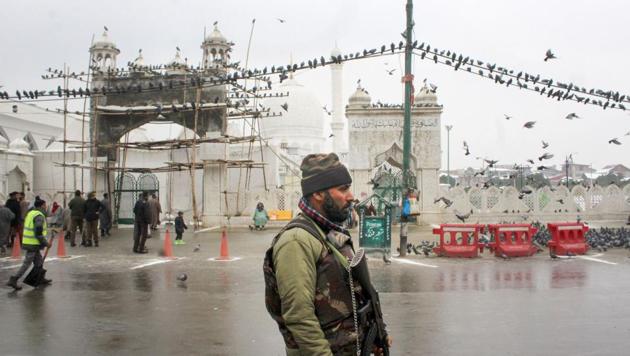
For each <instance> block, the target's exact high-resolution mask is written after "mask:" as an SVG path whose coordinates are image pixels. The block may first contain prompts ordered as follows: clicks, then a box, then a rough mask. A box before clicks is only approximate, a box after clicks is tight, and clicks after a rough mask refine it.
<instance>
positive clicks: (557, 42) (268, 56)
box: [0, 0, 630, 168]
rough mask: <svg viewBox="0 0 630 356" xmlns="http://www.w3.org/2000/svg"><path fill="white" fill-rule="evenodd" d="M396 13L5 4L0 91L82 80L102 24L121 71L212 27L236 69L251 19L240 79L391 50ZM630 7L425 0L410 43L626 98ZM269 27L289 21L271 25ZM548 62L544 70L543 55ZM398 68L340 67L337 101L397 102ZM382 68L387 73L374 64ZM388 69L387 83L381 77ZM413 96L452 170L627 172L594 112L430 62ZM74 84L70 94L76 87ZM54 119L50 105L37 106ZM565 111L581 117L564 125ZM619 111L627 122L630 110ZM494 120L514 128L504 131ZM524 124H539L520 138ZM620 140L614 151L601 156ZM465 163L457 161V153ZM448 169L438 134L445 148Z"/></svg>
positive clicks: (372, 63)
mask: <svg viewBox="0 0 630 356" xmlns="http://www.w3.org/2000/svg"><path fill="white" fill-rule="evenodd" d="M404 5H405V1H403V0H382V1H366V0H362V1H358V0H352V1H340V0H336V1H333V0H330V1H329V0H320V1H297V0H293V1H288V0H285V1H279V0H276V1H271V0H267V1H255V0H249V1H238V0H233V1H217V0H210V1H208V0H205V1H177V0H152V1H128V0H127V1H78V0H64V1H43V0H42V1H32V0H23V1H10V2H3V4H2V11H0V46H1V47H0V48H2V49H1V52H0V53H2V54H1V55H0V85H4V86H5V88H3V90H5V89H6V90H8V91H9V92H10V93H13V92H14V91H15V89H24V88H26V89H34V88H39V89H52V88H56V86H57V84H61V83H56V82H51V81H43V80H41V77H40V76H41V74H44V70H45V69H46V68H48V67H54V68H62V66H63V64H64V62H65V63H67V64H68V65H70V67H71V70H73V71H77V72H80V71H82V70H86V68H87V64H88V59H89V54H88V48H89V45H90V41H91V38H92V35H93V34H96V35H97V36H99V35H100V33H101V32H102V31H103V25H106V26H108V28H109V30H110V31H109V35H110V38H111V39H112V40H113V41H115V42H116V44H117V46H118V48H119V49H120V50H121V54H120V55H119V57H118V65H119V67H120V66H122V65H125V64H126V63H127V61H130V60H133V59H134V58H135V57H136V56H137V52H138V49H139V48H142V50H143V54H144V58H145V62H147V63H149V64H160V63H165V62H166V61H168V60H170V59H172V58H173V56H174V54H175V46H179V47H180V48H181V49H182V53H183V55H184V56H185V57H187V58H188V59H189V62H190V63H198V62H199V61H200V60H201V50H200V48H199V46H200V44H201V41H202V39H203V29H204V26H206V27H208V29H211V27H212V23H213V22H214V21H219V26H220V30H221V31H222V32H223V34H224V35H225V36H226V37H227V38H228V39H229V40H231V41H233V42H235V43H236V46H235V47H234V53H233V60H234V61H238V60H240V61H241V63H244V58H245V53H246V49H247V40H248V36H249V31H250V26H251V20H252V19H253V18H256V26H255V30H254V35H253V42H252V47H251V52H250V67H258V68H262V67H264V66H271V65H273V64H276V65H278V64H280V65H286V63H288V62H289V57H290V56H291V55H292V56H293V59H294V61H295V62H298V63H299V62H300V61H302V60H307V59H310V58H313V57H319V56H321V55H324V56H328V55H329V53H330V50H331V49H332V47H333V46H334V44H335V42H336V43H338V46H339V48H340V49H341V50H342V52H344V53H346V52H356V51H362V50H363V49H364V48H375V47H380V45H382V44H389V43H390V42H396V43H398V41H400V40H401V39H402V37H401V36H400V33H401V32H402V30H403V29H404V21H405V12H404ZM628 13H630V2H627V1H622V0H617V1H594V0H593V1H579V0H572V1H568V0H565V1H553V0H545V1H538V0H529V1H522V0H520V1H515V0H487V1H483V0H478V1H463V0H459V1H455V0H431V1H426V0H424V1H415V3H414V18H415V23H416V26H415V31H414V32H415V34H414V36H415V38H417V39H418V40H419V41H420V42H426V43H430V44H431V46H432V47H438V48H440V49H449V50H452V51H456V52H457V53H462V54H463V55H464V56H471V57H472V58H475V59H480V60H483V61H486V62H491V63H497V64H498V65H499V66H505V67H507V68H510V69H514V70H515V71H516V72H518V71H521V70H522V71H526V72H528V73H532V74H541V76H543V77H551V78H553V79H554V80H556V81H561V82H574V83H577V84H579V85H580V86H584V87H587V88H602V89H614V90H618V91H620V92H623V93H630V85H628V84H629V83H630V69H628V67H627V62H628V58H629V56H628V54H629V53H630V49H629V48H628V45H629V44H630V41H629V40H630V31H628V25H627V23H628V19H627V18H628ZM277 18H282V19H283V20H286V22H285V23H280V22H279V21H278V20H277ZM549 48H550V49H552V50H553V51H554V53H556V55H557V57H558V59H557V60H553V61H549V62H544V61H543V58H544V55H545V52H546V51H547V49H549ZM403 61H404V59H403V58H402V56H398V55H395V56H387V57H380V58H375V59H370V60H363V61H352V62H348V63H346V64H345V65H344V102H346V100H347V97H348V96H350V95H351V94H352V92H353V91H354V89H355V87H356V81H357V79H359V78H360V79H361V83H362V85H363V87H365V88H366V89H367V90H368V91H369V92H370V94H371V96H372V100H373V102H375V101H377V100H381V101H383V102H390V103H400V102H402V85H401V83H400V71H401V69H402V66H403ZM385 63H387V65H386V64H385ZM391 68H396V69H397V71H396V72H395V75H393V76H390V75H388V74H387V73H386V71H385V70H386V69H391ZM414 74H415V76H416V88H418V87H420V85H421V81H422V79H423V78H428V80H429V81H430V82H431V83H434V84H436V85H437V86H438V87H439V88H438V91H437V94H438V100H439V103H440V104H442V105H444V113H443V115H442V124H443V125H447V124H450V125H453V130H452V131H451V137H450V139H451V140H450V141H451V154H450V157H451V168H458V167H467V166H473V167H479V166H480V161H479V160H475V157H476V156H481V157H487V158H492V159H497V160H499V161H500V163H510V164H511V163H524V162H525V160H526V159H527V158H534V157H537V156H540V155H541V154H542V153H543V150H542V147H541V140H545V141H548V142H549V143H550V147H549V149H548V150H549V152H550V153H553V154H554V155H555V157H554V158H553V159H552V160H551V163H555V164H560V163H562V162H563V161H564V157H565V156H566V155H568V154H570V153H573V156H574V158H575V163H582V164H592V165H593V167H594V168H601V167H602V166H604V165H607V164H612V163H622V164H625V165H626V166H629V167H630V155H629V154H628V153H630V150H629V147H630V136H626V137H622V136H623V135H624V134H625V133H626V132H628V131H630V121H629V120H630V116H629V113H628V112H625V113H624V112H622V111H619V110H605V111H604V110H601V109H600V108H596V107H594V106H590V105H589V106H585V105H582V104H577V103H575V102H569V101H567V102H558V101H555V100H551V99H548V98H546V96H544V97H541V96H538V95H537V94H535V93H532V92H521V91H519V90H518V89H516V88H514V87H510V88H506V87H504V86H498V85H496V84H494V83H493V82H492V81H490V80H488V79H482V78H479V77H477V76H472V75H469V74H466V73H464V72H462V71H457V72H454V71H453V69H452V68H449V67H446V66H443V65H436V64H433V63H432V62H428V61H421V60H420V59H419V58H416V59H415V60H414ZM297 79H298V80H299V81H300V82H301V83H302V84H304V85H305V86H308V87H309V88H311V89H312V90H313V91H314V92H315V93H316V95H317V96H318V98H319V100H320V101H321V102H322V103H324V104H327V105H328V106H329V107H330V103H331V98H330V95H331V94H330V71H329V69H328V68H323V69H319V68H318V69H316V70H313V71H308V72H307V73H303V74H300V75H298V76H297ZM77 85H78V83H77ZM46 106H49V107H52V106H54V104H46ZM570 112H575V113H577V114H578V115H579V116H580V117H582V118H583V119H581V120H573V121H568V120H566V119H564V117H565V116H566V115H567V114H568V113H570ZM629 112H630V111H629ZM504 114H509V115H510V116H513V119H511V120H510V121H506V120H505V119H504ZM526 121H537V124H536V126H535V127H534V128H533V129H531V130H527V129H524V128H522V125H523V123H524V122H526ZM613 137H622V138H621V142H622V143H623V144H622V145H621V146H617V145H611V144H608V140H609V139H611V138H613ZM463 140H466V141H467V142H468V143H469V146H470V150H471V155H470V156H467V157H466V156H464V155H463V152H464V151H463V150H462V149H461V147H462V141H463ZM442 142H443V143H442V149H443V151H444V154H443V160H442V161H443V167H444V168H446V130H443V141H442Z"/></svg>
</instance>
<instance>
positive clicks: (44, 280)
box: [40, 278, 52, 285]
mask: <svg viewBox="0 0 630 356" xmlns="http://www.w3.org/2000/svg"><path fill="white" fill-rule="evenodd" d="M40 283H41V284H46V285H48V284H51V283H52V279H48V278H43V279H42V281H41V282H40Z"/></svg>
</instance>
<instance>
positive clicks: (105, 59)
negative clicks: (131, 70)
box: [90, 27, 120, 88]
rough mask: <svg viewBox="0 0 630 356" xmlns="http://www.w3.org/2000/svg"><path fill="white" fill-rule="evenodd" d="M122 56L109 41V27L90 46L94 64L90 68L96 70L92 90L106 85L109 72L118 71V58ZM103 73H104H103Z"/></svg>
mask: <svg viewBox="0 0 630 356" xmlns="http://www.w3.org/2000/svg"><path fill="white" fill-rule="evenodd" d="M119 54H120V50H119V49H118V48H117V47H116V44H115V43H114V42H113V41H112V40H110V39H109V36H108V35H107V27H106V28H105V31H103V35H101V38H99V39H98V40H97V41H96V42H93V43H92V45H91V46H90V57H91V58H92V63H90V66H91V67H92V68H93V69H94V72H93V73H94V78H93V79H92V88H96V87H102V86H103V85H105V82H104V78H105V77H106V75H105V74H106V73H107V72H108V71H109V70H114V69H116V57H117V56H118V55H119ZM101 72H102V73H101Z"/></svg>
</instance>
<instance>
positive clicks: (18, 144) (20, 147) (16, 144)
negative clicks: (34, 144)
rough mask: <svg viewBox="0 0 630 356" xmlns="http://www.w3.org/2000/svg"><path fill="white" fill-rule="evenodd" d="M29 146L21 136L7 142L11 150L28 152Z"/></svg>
mask: <svg viewBox="0 0 630 356" xmlns="http://www.w3.org/2000/svg"><path fill="white" fill-rule="evenodd" d="M29 147H30V146H29V145H28V143H27V142H26V141H24V140H23V139H21V138H16V139H15V140H13V141H11V143H10V144H9V149H10V150H12V151H19V152H29V151H30V148H29Z"/></svg>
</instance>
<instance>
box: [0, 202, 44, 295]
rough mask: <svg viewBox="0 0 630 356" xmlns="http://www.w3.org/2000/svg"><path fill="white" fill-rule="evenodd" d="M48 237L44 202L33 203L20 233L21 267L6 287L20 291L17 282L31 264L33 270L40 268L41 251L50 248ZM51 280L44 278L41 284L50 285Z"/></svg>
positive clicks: (42, 260) (20, 287)
mask: <svg viewBox="0 0 630 356" xmlns="http://www.w3.org/2000/svg"><path fill="white" fill-rule="evenodd" d="M47 236H48V226H47V224H46V202H45V201H44V200H41V199H40V200H37V201H35V207H34V208H33V209H32V210H30V211H29V212H28V213H27V214H26V217H25V219H24V232H23V233H22V249H24V250H26V255H25V256H24V261H23V262H22V266H21V267H20V269H19V270H18V271H17V273H16V274H14V275H13V276H11V277H10V278H9V282H7V286H9V287H13V289H14V290H20V289H22V286H20V285H19V284H18V280H19V279H20V278H21V277H22V276H23V275H24V273H26V271H27V270H28V268H29V267H30V266H31V264H33V266H34V268H38V267H42V266H43V265H44V259H43V258H42V255H41V253H40V252H39V251H40V250H41V249H43V248H45V247H48V246H50V245H49V242H48V240H46V237H47ZM51 282H52V280H50V279H46V278H44V279H43V280H42V281H41V283H42V284H50V283H51Z"/></svg>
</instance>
